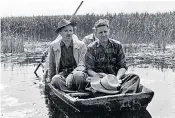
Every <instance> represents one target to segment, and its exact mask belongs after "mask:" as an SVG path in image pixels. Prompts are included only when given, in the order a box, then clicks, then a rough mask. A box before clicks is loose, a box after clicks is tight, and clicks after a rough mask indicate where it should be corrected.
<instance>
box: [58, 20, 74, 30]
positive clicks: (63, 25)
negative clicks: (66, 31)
mask: <svg viewBox="0 0 175 118" xmlns="http://www.w3.org/2000/svg"><path fill="white" fill-rule="evenodd" d="M68 25H72V26H73V27H75V26H76V23H75V22H70V21H69V20H66V19H64V18H63V19H62V20H61V21H60V22H59V23H58V27H57V29H56V31H55V32H56V33H59V32H60V30H61V29H62V28H63V27H65V26H68Z"/></svg>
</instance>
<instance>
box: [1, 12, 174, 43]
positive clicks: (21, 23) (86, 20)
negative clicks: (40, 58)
mask: <svg viewBox="0 0 175 118" xmlns="http://www.w3.org/2000/svg"><path fill="white" fill-rule="evenodd" d="M70 17H71V16H69V15H58V16H33V17H4V18H1V39H2V40H4V39H5V37H6V36H7V35H8V36H9V35H11V36H17V35H18V36H22V37H23V39H24V40H33V41H52V40H54V39H55V37H56V36H57V35H56V33H55V30H56V28H57V26H58V22H59V21H60V20H61V19H62V18H66V19H69V18H70ZM100 18H106V19H108V20H109V21H110V28H111V32H110V33H111V36H112V37H113V38H115V39H117V40H119V41H121V42H122V43H150V42H152V43H156V44H159V43H160V44H164V43H171V42H175V11H173V12H166V13H155V14H150V13H131V14H126V13H119V14H111V13H107V14H105V15H102V14H101V15H97V14H86V15H77V16H75V17H74V19H73V21H75V22H76V23H77V28H76V34H77V35H78V37H79V38H80V39H82V38H83V37H84V36H86V35H88V34H90V33H92V27H93V25H94V23H95V22H96V21H97V20H99V19H100Z"/></svg>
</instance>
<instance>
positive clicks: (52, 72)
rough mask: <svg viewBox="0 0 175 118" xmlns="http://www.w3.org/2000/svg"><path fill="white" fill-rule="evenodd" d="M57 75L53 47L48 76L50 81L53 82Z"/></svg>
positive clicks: (49, 55) (50, 51)
mask: <svg viewBox="0 0 175 118" xmlns="http://www.w3.org/2000/svg"><path fill="white" fill-rule="evenodd" d="M55 74H56V64H55V55H54V51H53V49H52V47H51V46H50V47H49V52H48V75H49V81H51V79H52V77H53V76H54V75H55Z"/></svg>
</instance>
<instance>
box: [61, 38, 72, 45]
mask: <svg viewBox="0 0 175 118" xmlns="http://www.w3.org/2000/svg"><path fill="white" fill-rule="evenodd" d="M60 46H61V47H62V46H65V43H64V41H63V40H61V42H60ZM69 46H72V47H73V39H71V42H70V45H69Z"/></svg>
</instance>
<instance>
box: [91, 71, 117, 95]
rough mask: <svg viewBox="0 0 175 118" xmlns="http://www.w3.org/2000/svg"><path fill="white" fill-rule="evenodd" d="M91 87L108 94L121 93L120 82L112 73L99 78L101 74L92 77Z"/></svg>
mask: <svg viewBox="0 0 175 118" xmlns="http://www.w3.org/2000/svg"><path fill="white" fill-rule="evenodd" d="M90 83H91V87H92V88H93V89H94V90H96V91H98V92H102V93H107V94H117V93H119V86H120V84H119V82H118V81H117V79H116V77H115V76H114V75H112V74H108V75H106V76H104V77H103V78H99V76H94V77H93V78H92V79H91V82H90Z"/></svg>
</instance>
